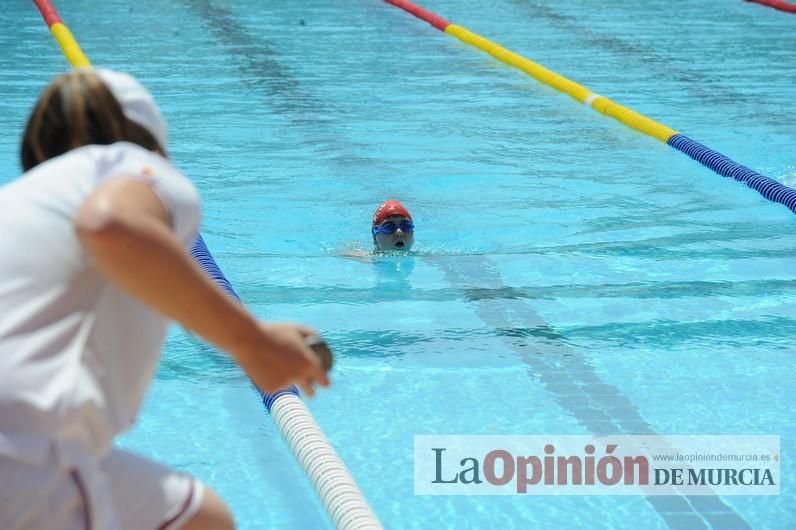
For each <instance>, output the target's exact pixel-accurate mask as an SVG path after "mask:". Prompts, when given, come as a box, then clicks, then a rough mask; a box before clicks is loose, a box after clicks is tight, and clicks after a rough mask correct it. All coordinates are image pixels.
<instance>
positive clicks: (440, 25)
mask: <svg viewBox="0 0 796 530" xmlns="http://www.w3.org/2000/svg"><path fill="white" fill-rule="evenodd" d="M384 1H385V2H387V3H388V4H392V5H394V6H395V7H400V8H401V9H403V10H404V11H407V12H408V13H411V14H412V15H414V16H416V17H417V18H419V19H420V20H425V21H426V22H428V23H429V24H431V25H432V26H434V27H435V28H437V29H438V30H440V31H445V28H447V27H448V26H450V25H451V23H450V22H448V21H447V20H445V19H444V18H442V17H441V16H439V15H435V14H434V13H432V12H431V11H429V10H427V9H423V8H422V7H420V6H419V5H416V4H413V3H412V2H410V1H409V0H384Z"/></svg>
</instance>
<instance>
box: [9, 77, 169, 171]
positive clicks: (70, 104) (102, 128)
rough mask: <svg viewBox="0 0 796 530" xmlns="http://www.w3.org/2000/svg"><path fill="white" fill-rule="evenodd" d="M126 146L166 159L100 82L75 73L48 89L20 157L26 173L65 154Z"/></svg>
mask: <svg viewBox="0 0 796 530" xmlns="http://www.w3.org/2000/svg"><path fill="white" fill-rule="evenodd" d="M120 141H127V142H133V143H135V144H138V145H140V146H141V147H144V148H145V149H149V150H150V151H155V152H158V153H160V154H161V155H164V156H165V153H164V152H163V149H162V148H161V146H160V144H158V142H157V140H156V139H155V138H154V136H152V134H151V133H150V132H149V131H147V130H146V129H144V128H143V127H142V126H140V125H138V124H137V123H135V122H133V121H131V120H129V119H127V117H125V115H124V113H123V112H122V108H121V106H120V105H119V102H118V101H116V98H115V97H114V96H113V93H112V92H111V91H110V89H109V88H108V87H107V86H106V85H105V83H103V81H102V79H100V77H99V76H98V75H97V74H95V73H94V72H92V71H90V70H73V71H71V72H68V73H65V74H63V75H61V76H59V77H57V78H56V79H55V80H53V82H52V83H50V84H49V86H47V88H45V89H44V92H43V93H42V94H41V96H39V99H38V101H37V102H36V105H35V106H34V107H33V111H32V112H31V114H30V117H29V118H28V123H27V125H26V126H25V132H24V133H23V136H22V146H21V148H20V158H21V161H22V168H23V169H24V170H25V171H28V170H30V169H31V168H33V167H35V166H37V165H39V164H41V163H42V162H44V161H45V160H49V159H50V158H54V157H56V156H59V155H62V154H64V153H66V152H67V151H70V150H72V149H76V148H78V147H82V146H84V145H91V144H102V145H107V144H112V143H115V142H120Z"/></svg>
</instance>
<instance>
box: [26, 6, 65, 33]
mask: <svg viewBox="0 0 796 530" xmlns="http://www.w3.org/2000/svg"><path fill="white" fill-rule="evenodd" d="M33 3H34V4H36V7H37V8H39V13H41V16H42V18H43V19H44V22H46V23H47V27H51V26H52V25H53V24H58V23H63V20H61V17H60V16H58V12H57V11H56V10H55V6H53V5H52V3H51V2H50V1H49V0H33Z"/></svg>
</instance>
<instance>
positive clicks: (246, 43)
mask: <svg viewBox="0 0 796 530" xmlns="http://www.w3.org/2000/svg"><path fill="white" fill-rule="evenodd" d="M163 4H166V5H163ZM483 4H484V3H483V2H476V1H474V0H460V1H458V2H453V1H441V0H440V1H435V0H430V1H427V2H424V5H425V6H426V7H428V8H429V9H432V10H433V11H435V12H437V13H439V14H441V15H443V16H446V17H449V18H450V19H451V20H452V21H455V22H456V23H458V24H461V25H463V26H466V27H467V28H469V29H471V30H472V31H475V32H478V33H480V34H481V35H484V36H487V37H489V38H491V39H493V40H494V41H496V42H498V43H500V44H502V45H504V46H506V47H507V48H510V49H512V50H514V51H516V52H518V53H521V54H522V55H524V56H526V57H528V58H530V59H533V60H534V61H537V62H539V63H541V64H543V65H545V66H547V67H548V68H551V69H553V70H555V71H557V72H559V73H561V74H562V75H565V76H567V77H569V78H570V79H573V80H575V81H578V82H580V83H582V84H584V85H586V86H588V87H589V88H591V89H592V90H594V91H596V92H599V93H601V94H605V95H607V96H609V97H611V98H612V99H614V100H615V101H617V102H619V103H622V104H624V105H627V106H629V107H631V108H633V109H635V110H637V111H638V112H641V113H642V114H645V115H647V116H649V117H651V118H653V119H656V120H658V121H660V122H662V123H664V124H666V125H668V126H670V127H674V128H676V129H678V130H680V131H681V132H683V133H684V134H687V135H689V136H691V137H692V138H695V139H697V140H699V141H702V142H703V143H705V144H706V145H708V146H710V147H712V148H714V149H716V150H717V151H720V152H722V153H724V154H726V155H728V156H730V157H731V158H733V159H735V160H736V161H738V162H741V163H743V164H745V165H748V166H749V167H751V168H754V169H756V170H758V171H760V172H761V173H764V174H766V175H768V176H770V177H772V178H776V179H777V180H779V181H780V182H783V183H785V184H788V185H794V184H796V163H795V162H794V160H793V156H792V154H791V153H792V150H793V146H794V145H796V133H795V132H794V127H793V124H794V123H796V109H795V108H794V106H793V103H792V102H793V100H794V96H796V89H794V86H796V84H795V83H794V82H796V72H794V70H793V68H792V65H793V62H792V60H790V59H791V57H790V53H791V52H790V50H793V49H794V47H796V35H794V33H793V31H792V25H793V17H791V16H790V15H788V14H784V13H780V12H776V11H774V10H771V9H766V8H763V7H761V6H756V5H752V4H747V3H744V2H740V1H739V2H735V1H727V2H721V3H711V4H699V3H685V2H683V3H671V2H663V1H659V0H655V1H651V2H645V3H643V4H638V5H634V6H632V7H630V6H628V5H627V4H626V3H624V2H600V3H597V2H594V1H593V0H588V1H587V0H582V1H574V2H569V3H567V4H566V5H560V4H558V3H557V4H555V5H554V4H553V3H546V2H541V1H538V2H529V1H520V0H518V1H511V0H500V1H498V2H492V3H489V9H488V10H483ZM59 9H60V11H61V14H62V16H64V18H65V19H66V20H68V22H69V26H70V28H71V29H72V32H73V33H74V34H75V36H76V37H77V38H78V40H79V41H80V44H81V45H82V47H83V49H84V50H85V51H86V52H87V53H88V54H89V56H90V57H91V59H92V60H93V62H94V63H95V64H97V65H102V66H109V67H114V68H119V69H125V68H129V69H130V70H131V71H133V72H134V73H136V74H137V75H139V76H140V78H141V79H142V80H143V81H144V82H145V83H146V84H147V85H148V86H149V87H150V88H151V89H152V90H153V92H154V93H155V95H156V97H157V98H158V100H159V101H160V103H161V105H162V107H163V110H164V112H165V114H166V117H167V119H168V120H169V121H170V123H171V125H172V134H171V139H172V155H173V157H174V158H175V160H176V161H177V164H178V165H179V166H180V167H182V168H184V169H185V170H186V172H187V173H188V174H189V175H191V176H192V178H193V179H194V181H195V182H196V184H197V186H198V187H199V189H200V191H201V192H202V196H203V199H204V204H205V214H206V217H205V221H204V224H203V235H204V237H205V240H206V241H207V243H208V246H209V247H210V248H211V250H212V251H213V253H214V255H215V257H216V260H217V261H218V263H219V265H220V266H221V267H222V268H223V270H224V272H225V273H226V275H227V277H228V278H229V279H230V280H231V281H232V283H233V284H234V286H235V288H236V290H237V291H238V293H239V294H240V295H241V298H242V299H243V300H244V301H245V302H246V303H247V304H248V305H249V306H251V307H252V308H253V309H254V310H255V311H256V312H257V313H258V314H260V315H261V316H262V317H264V318H277V319H295V320H299V321H302V322H307V323H310V324H312V325H315V326H317V327H318V328H319V329H321V330H322V331H323V332H324V334H325V336H326V337H327V339H328V340H329V342H330V343H331V344H332V346H333V347H334V349H335V350H336V352H337V354H338V364H337V368H336V371H335V374H334V376H335V379H334V382H335V386H334V389H333V390H332V391H329V392H326V393H324V394H323V395H321V396H320V397H318V398H317V399H315V400H313V401H312V402H310V406H311V408H312V410H313V412H314V414H315V416H316V418H317V420H318V422H319V423H320V424H321V426H322V427H323V428H324V430H325V432H326V434H327V436H328V437H329V438H330V440H331V441H332V443H333V444H334V445H335V447H336V448H337V450H338V452H339V453H340V454H341V456H342V457H343V459H344V460H345V461H346V463H347V464H348V466H349V468H350V469H351V471H352V473H353V474H354V476H355V477H356V478H357V480H358V481H359V484H360V487H361V488H362V489H363V491H364V492H365V494H366V496H367V497H368V499H369V501H370V502H371V504H372V506H373V508H374V510H375V511H376V513H377V514H378V515H379V516H380V517H381V519H382V520H383V522H384V523H385V526H386V527H388V528H456V529H460V528H529V527H533V528H551V527H558V528H699V526H698V525H699V524H702V526H705V527H707V525H708V523H709V524H710V526H711V527H713V528H737V527H738V524H739V523H738V521H740V520H742V521H745V522H746V524H748V526H750V527H752V528H771V529H779V528H791V527H794V526H796V515H794V513H793V510H792V504H793V502H794V491H793V488H792V486H791V485H790V484H789V483H788V482H787V479H788V477H790V476H792V475H793V472H794V465H793V462H792V461H788V459H785V460H784V461H783V462H782V477H783V478H784V482H783V485H782V494H781V495H780V496H778V497H724V498H722V499H721V500H720V502H717V501H716V500H715V499H710V498H703V499H699V500H698V501H696V503H695V504H694V505H692V506H688V507H686V508H687V509H686V508H684V507H683V506H682V505H681V503H682V500H678V499H668V498H660V499H658V500H655V501H654V502H650V501H648V500H646V499H644V498H642V497H417V496H414V495H413V494H412V438H413V436H414V435H416V434H432V433H440V434H451V433H453V434H586V433H614V432H628V433H649V432H655V433H665V434H779V435H781V437H782V453H783V454H788V453H789V452H791V451H792V450H793V448H794V441H793V438H794V434H796V432H795V431H796V428H795V427H794V413H793V411H792V409H793V407H792V405H793V402H794V398H796V392H794V390H793V389H792V384H788V383H787V382H788V381H793V380H794V378H795V377H794V376H795V375H796V374H795V373H794V372H796V370H794V366H793V362H792V361H793V351H794V350H793V348H792V346H791V341H790V338H791V337H792V336H793V333H794V331H796V320H795V319H796V274H795V273H794V272H793V270H792V269H793V268H792V267H791V266H789V265H791V262H792V260H793V255H794V251H793V248H794V243H795V242H796V238H795V237H794V236H793V235H792V232H793V228H794V226H795V225H794V216H793V214H792V213H790V212H789V211H788V210H787V209H786V208H784V207H783V206H780V205H775V204H772V203H769V202H767V201H765V200H764V199H762V198H761V197H760V196H759V195H758V194H757V193H755V192H754V191H752V190H749V189H748V188H746V187H745V186H743V185H741V184H738V183H735V182H732V181H730V180H727V179H724V178H722V177H719V176H718V175H716V174H714V173H712V172H710V171H709V170H707V169H706V168H704V167H702V166H700V165H698V164H696V163H695V162H693V161H691V160H690V159H688V158H687V157H685V156H684V155H683V154H681V153H678V152H677V151H675V150H673V149H671V148H670V147H668V146H666V145H664V144H662V143H660V142H656V141H655V140H653V139H651V138H649V137H646V136H642V135H640V134H638V133H636V132H633V131H631V130H629V129H627V128H626V127H624V126H622V125H621V124H618V123H616V122H615V121H613V120H611V119H608V118H605V117H602V116H601V115H599V114H597V113H595V112H592V111H590V110H589V109H587V108H583V107H582V106H580V105H578V104H576V103H575V102H573V101H572V100H571V99H570V98H569V97H567V96H564V95H561V94H559V93H557V92H554V91H553V90H552V89H549V88H547V87H544V86H542V85H540V84H538V83H537V82H535V81H534V80H532V79H530V78H528V77H526V76H524V75H523V74H521V73H519V72H517V71H515V70H512V69H509V68H508V67H505V66H503V65H501V64H499V63H497V62H495V61H494V60H493V59H491V58H489V57H488V56H485V55H484V54H482V53H480V52H478V51H476V50H474V49H472V48H469V47H467V46H464V45H462V44H461V43H459V42H458V41H456V40H454V39H452V38H450V37H447V36H445V35H443V34H441V33H439V32H437V31H436V30H434V29H433V28H431V27H429V26H427V25H425V24H423V23H421V22H419V21H417V20H416V19H413V18H412V17H410V16H408V15H406V14H405V13H402V12H401V11H399V10H397V9H395V8H393V7H390V6H388V5H386V4H384V3H382V2H379V1H372V0H369V1H352V2H336V3H330V2H323V1H321V0H306V1H304V2H301V3H300V4H299V3H296V2H288V1H286V0H283V1H280V2H269V3H268V4H265V5H264V4H263V3H261V2H255V1H253V0H241V1H238V2H234V3H233V2H221V1H217V2H211V1H209V0H207V1H198V0H190V1H189V0H184V1H182V2H178V1H174V2H169V3H165V2H157V1H155V0H142V1H141V2H138V3H136V5H135V6H130V5H129V3H128V2H122V1H121V0H113V1H108V2H104V3H103V4H102V7H101V13H100V12H99V11H100V8H97V7H96V6H95V5H94V3H92V2H89V1H88V0H74V1H66V0H63V1H62V2H59ZM92 16H93V17H101V19H102V24H99V23H98V21H97V19H93V20H92V18H90V17H92ZM0 17H2V27H4V28H10V29H9V31H6V32H3V33H2V34H0V45H2V49H3V50H4V52H3V54H2V55H0V68H2V71H3V76H2V78H0V83H2V94H3V96H4V97H3V98H1V99H0V115H2V116H5V117H6V119H5V121H4V124H5V125H6V126H5V127H3V128H2V130H0V169H2V172H0V174H2V177H0V179H1V181H2V182H5V181H7V180H9V179H10V178H13V176H15V175H16V174H17V172H18V166H17V163H16V144H17V142H18V133H19V131H20V130H21V126H22V123H23V122H24V119H25V115H26V113H27V111H28V109H29V107H30V104H31V103H32V99H31V90H38V89H39V88H40V87H41V86H42V85H43V83H44V82H45V81H46V80H47V79H49V78H50V77H51V76H52V75H54V74H55V73H56V72H58V71H60V70H61V69H63V68H65V66H66V65H65V62H64V61H63V59H62V58H61V57H60V52H59V51H58V49H57V47H56V46H55V45H54V44H53V43H52V41H51V39H50V37H49V36H48V35H47V32H46V30H45V29H44V27H43V26H42V24H41V21H40V19H39V18H38V15H37V14H36V12H35V9H34V8H33V7H32V5H27V4H25V3H21V5H17V4H14V5H11V6H6V11H5V12H3V13H2V14H0ZM302 21H303V24H302V23H301V22H302ZM121 28H124V29H123V30H122V29H121ZM772 35H775V36H776V39H772V38H771V37H772ZM388 196H396V197H397V198H400V199H401V200H403V201H404V202H405V203H406V204H407V206H408V207H409V208H410V210H411V211H412V213H413V215H414V216H415V220H416V223H417V225H418V233H417V238H416V239H417V243H416V250H417V252H416V255H415V256H412V257H400V258H389V259H380V260H377V261H376V262H374V263H365V262H361V261H356V260H351V259H346V258H343V257H341V256H340V254H341V250H342V249H343V248H345V247H347V246H349V245H351V244H352V242H353V243H354V244H356V243H357V242H358V243H359V244H360V245H361V246H363V247H364V248H367V246H368V243H369V242H368V239H369V233H368V228H369V226H368V224H369V219H370V215H371V213H372V209H373V208H374V207H375V205H376V204H378V203H379V202H380V201H381V200H382V199H384V198H387V197H388ZM573 388H577V389H578V391H577V392H574V391H573ZM122 443H123V445H125V446H126V447H130V448H134V449H136V450H139V451H141V452H143V453H145V454H148V455H151V456H154V457H156V458H158V459H160V460H163V461H165V462H168V463H169V464H171V465H173V466H177V467H180V468H183V469H187V470H190V471H191V472H192V473H194V474H196V475H197V476H199V477H200V478H202V479H204V480H205V481H207V482H209V483H210V484H211V485H213V486H214V487H215V488H216V489H217V490H218V491H219V492H220V493H221V494H222V495H223V496H225V497H226V498H227V499H228V500H229V502H230V504H231V505H232V507H233V509H234V510H235V512H236V514H237V516H238V520H239V523H240V527H241V528H243V529H246V530H253V529H260V528H328V527H329V523H328V521H327V519H326V516H325V514H324V513H323V510H322V508H321V507H320V505H319V503H318V501H317V500H316V498H315V497H314V494H313V492H312V490H311V488H310V486H309V484H308V483H307V482H306V480H305V479H304V478H303V475H302V474H301V472H300V470H299V469H298V466H297V465H296V464H295V463H294V460H293V457H292V455H291V454H290V453H289V451H288V450H287V449H286V448H285V446H284V444H283V442H282V440H281V438H280V436H279V434H278V432H277V431H276V429H275V427H274V426H273V424H272V422H271V420H270V419H269V418H268V417H267V416H266V415H265V413H264V412H263V409H262V405H261V404H260V403H259V401H258V399H257V396H256V394H255V393H254V392H253V391H252V390H251V388H250V386H249V384H248V382H247V381H246V380H245V378H244V377H243V376H242V375H241V374H240V373H239V372H238V371H237V370H236V369H235V368H234V367H233V366H232V365H231V364H230V363H229V362H227V361H225V360H224V359H223V358H221V357H219V356H217V355H216V354H215V353H214V352H212V351H211V350H209V349H207V348H206V347H204V346H202V345H200V344H199V343H197V342H196V341H194V340H193V339H191V338H190V337H189V336H187V335H186V334H184V333H183V332H181V331H180V330H179V329H175V330H173V332H172V334H171V336H170V339H169V343H168V345H167V349H166V353H165V355H164V360H163V364H162V367H161V369H160V371H159V374H158V378H157V380H156V382H155V385H154V387H153V389H152V392H151V393H150V396H149V399H148V401H147V404H146V407H145V409H144V412H143V415H142V418H141V421H140V423H139V425H138V427H137V428H136V429H135V430H134V431H133V432H132V433H131V434H130V435H128V436H127V437H126V438H125V439H124V440H123V441H122Z"/></svg>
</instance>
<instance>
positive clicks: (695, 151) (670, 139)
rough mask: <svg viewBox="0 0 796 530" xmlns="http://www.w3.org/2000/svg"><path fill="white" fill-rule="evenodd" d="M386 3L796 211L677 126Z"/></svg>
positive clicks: (409, 5) (780, 187)
mask: <svg viewBox="0 0 796 530" xmlns="http://www.w3.org/2000/svg"><path fill="white" fill-rule="evenodd" d="M384 2H386V3H388V4H391V5H393V6H395V7H398V8H400V9H402V10H404V11H406V12H408V13H410V14H411V15H413V16H415V17H417V18H419V19H420V20H423V21H425V22H428V23H429V24H431V25H432V26H434V27H435V28H437V29H438V30H440V31H442V32H444V33H447V34H448V35H451V36H453V37H456V38H457V39H459V40H460V41H462V42H464V43H465V44H468V45H470V46H473V47H475V48H478V49H479V50H481V51H483V52H485V53H488V54H489V55H491V56H493V57H494V58H495V59H497V60H499V61H501V62H503V63H506V64H507V65H509V66H512V67H514V68H516V69H518V70H521V71H523V72H525V73H526V74H528V75H529V76H531V77H533V78H534V79H536V80H537V81H539V82H541V83H544V84H546V85H548V86H550V87H552V88H554V89H556V90H558V91H559V92H562V93H564V94H567V95H569V96H570V97H572V98H573V99H575V100H576V101H578V102H579V103H582V104H586V105H587V106H589V107H591V108H593V109H595V110H596V111H598V112H600V113H601V114H604V115H606V116H608V117H611V118H613V119H615V120H617V121H618V122H620V123H622V124H624V125H626V126H628V127H630V128H631V129H635V130H637V131H639V132H641V133H643V134H646V135H648V136H652V137H653V138H656V139H658V140H660V141H662V142H664V143H666V144H668V145H670V146H671V147H674V148H675V149H677V150H678V151H681V152H683V153H685V154H686V155H688V156H689V157H690V158H692V159H693V160H696V161H697V162H699V163H700V164H702V165H703V166H705V167H707V168H709V169H711V170H712V171H714V172H715V173H718V174H719V175H721V176H723V177H727V178H732V179H734V180H737V181H738V182H742V183H744V184H746V185H747V186H748V187H750V188H752V189H753V190H755V191H757V192H758V193H759V194H760V195H762V196H763V197H765V198H766V199H768V200H770V201H772V202H777V203H780V204H782V205H784V206H786V207H788V208H789V209H790V210H791V211H792V212H794V213H796V190H794V189H792V188H789V187H787V186H785V185H784V184H781V183H780V182H778V181H777V180H775V179H772V178H770V177H767V176H765V175H762V174H760V173H757V172H756V171H754V170H752V169H750V168H748V167H746V166H744V165H741V164H739V163H738V162H735V161H734V160H732V159H730V158H729V157H727V156H725V155H723V154H721V153H719V152H718V151H714V150H712V149H710V148H709V147H707V146H705V145H703V144H701V143H699V142H697V141H696V140H693V139H691V138H689V137H687V136H685V135H682V134H680V133H679V132H677V131H675V130H674V129H671V128H669V127H667V126H665V125H663V124H661V123H658V122H657V121H655V120H652V119H650V118H648V117H646V116H644V115H643V114H639V113H638V112H636V111H634V110H632V109H630V108H628V107H625V106H622V105H620V104H618V103H616V102H614V101H612V100H610V99H608V98H607V97H605V96H601V95H598V94H596V93H594V92H592V91H591V90H589V89H588V88H586V87H584V86H582V85H580V84H578V83H576V82H574V81H572V80H570V79H568V78H566V77H564V76H562V75H560V74H557V73H555V72H553V71H552V70H548V69H547V68H545V67H544V66H542V65H540V64H538V63H535V62H533V61H531V60H530V59H526V58H525V57H523V56H521V55H519V54H517V53H515V52H513V51H511V50H508V49H506V48H504V47H502V46H500V45H499V44H496V43H494V42H492V41H490V40H489V39H486V38H484V37H482V36H481V35H478V34H476V33H473V32H471V31H469V30H468V29H467V28H464V27H462V26H458V25H456V24H453V23H451V22H449V21H447V20H446V19H444V18H442V17H441V16H439V15H437V14H435V13H432V12H431V11H429V10H427V9H425V8H423V7H421V6H419V5H417V4H415V3H413V2H410V1H409V0H384Z"/></svg>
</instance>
